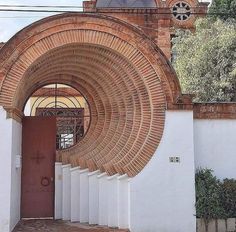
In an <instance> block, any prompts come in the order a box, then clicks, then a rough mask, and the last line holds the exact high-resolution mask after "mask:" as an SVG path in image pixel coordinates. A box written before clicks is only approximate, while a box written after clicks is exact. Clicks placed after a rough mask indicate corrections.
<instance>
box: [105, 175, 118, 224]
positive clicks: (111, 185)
mask: <svg viewBox="0 0 236 232" xmlns="http://www.w3.org/2000/svg"><path fill="white" fill-rule="evenodd" d="M118 176H119V175H118V174H116V175H114V176H110V177H108V178H107V179H108V226H109V227H118V179H117V177H118Z"/></svg>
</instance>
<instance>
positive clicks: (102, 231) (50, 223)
mask: <svg viewBox="0 0 236 232" xmlns="http://www.w3.org/2000/svg"><path fill="white" fill-rule="evenodd" d="M13 232H128V230H118V229H111V228H107V227H106V228H104V227H99V226H88V225H85V224H79V223H69V222H64V221H60V220H56V221H54V220H24V221H21V222H20V223H19V224H18V225H17V226H16V228H15V229H14V231H13Z"/></svg>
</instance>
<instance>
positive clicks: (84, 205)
mask: <svg viewBox="0 0 236 232" xmlns="http://www.w3.org/2000/svg"><path fill="white" fill-rule="evenodd" d="M88 173H89V170H88V169H83V170H81V171H80V222H81V223H85V222H88V221H89V185H88Z"/></svg>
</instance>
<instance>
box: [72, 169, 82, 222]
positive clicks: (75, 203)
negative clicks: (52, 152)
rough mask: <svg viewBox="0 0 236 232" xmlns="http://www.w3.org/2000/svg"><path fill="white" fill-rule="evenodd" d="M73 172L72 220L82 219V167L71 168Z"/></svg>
mask: <svg viewBox="0 0 236 232" xmlns="http://www.w3.org/2000/svg"><path fill="white" fill-rule="evenodd" d="M70 174H71V222H78V221H79V220H80V168H79V167H75V168H71V169H70Z"/></svg>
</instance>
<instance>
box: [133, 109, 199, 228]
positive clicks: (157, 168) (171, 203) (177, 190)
mask: <svg viewBox="0 0 236 232" xmlns="http://www.w3.org/2000/svg"><path fill="white" fill-rule="evenodd" d="M172 156H179V157H180V163H170V162H169V157H172ZM194 204H195V187H194V147H193V114H192V112H191V111H179V112H178V111H167V112H166V121H165V129H164V134H163V137H162V139H161V143H160V145H159V147H158V149H157V151H156V153H155V154H154V156H153V157H152V159H151V161H150V162H149V163H148V164H147V165H146V167H145V168H144V169H143V170H142V171H141V172H140V173H139V174H138V175H137V176H136V177H134V178H132V179H131V180H130V226H131V231H132V232H144V231H145V232H158V231H160V232H195V231H196V219H195V216H194V214H195V206H194Z"/></svg>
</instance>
